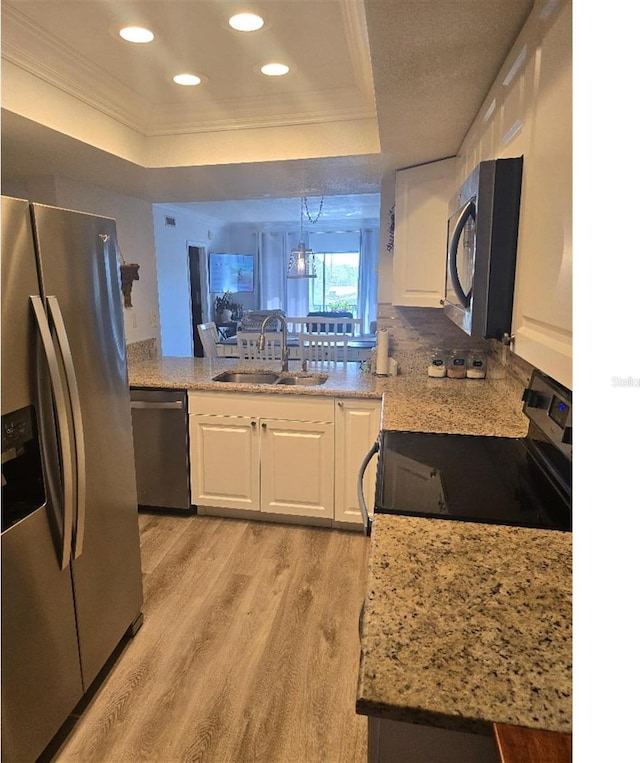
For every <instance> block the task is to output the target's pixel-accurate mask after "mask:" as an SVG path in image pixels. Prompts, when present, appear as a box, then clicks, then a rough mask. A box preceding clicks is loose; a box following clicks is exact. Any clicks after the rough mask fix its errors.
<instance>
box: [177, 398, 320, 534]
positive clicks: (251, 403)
mask: <svg viewBox="0 0 640 763" xmlns="http://www.w3.org/2000/svg"><path fill="white" fill-rule="evenodd" d="M189 412H190V415H189V433H190V438H191V482H192V501H193V503H194V504H196V505H197V506H198V507H204V511H203V513H204V512H205V511H206V507H211V508H213V509H224V510H236V511H237V510H244V511H250V512H262V513H269V514H278V515H294V516H299V517H310V518H318V519H324V520H327V522H326V523H330V521H331V520H332V519H333V510H334V494H333V484H334V483H333V465H334V432H333V427H334V425H333V420H334V401H333V398H312V397H302V396H300V397H294V396H289V395H287V396H284V395H283V396H279V395H268V394H257V395H251V394H243V393H236V394H233V393H206V392H193V393H190V394H189Z"/></svg>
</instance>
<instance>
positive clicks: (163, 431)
mask: <svg viewBox="0 0 640 763" xmlns="http://www.w3.org/2000/svg"><path fill="white" fill-rule="evenodd" d="M131 419H132V422H133V442H134V451H135V463H136V482H137V485H138V505H139V506H144V507H150V508H159V509H171V510H177V511H184V512H189V513H191V512H192V511H193V508H192V506H191V493H190V488H189V441H188V419H187V393H186V392H185V391H184V390H157V389H154V390H149V389H136V388H133V389H132V390H131Z"/></svg>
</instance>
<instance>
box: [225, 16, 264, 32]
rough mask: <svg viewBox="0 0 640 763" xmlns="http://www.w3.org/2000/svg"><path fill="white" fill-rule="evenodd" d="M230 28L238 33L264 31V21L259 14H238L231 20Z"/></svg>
mask: <svg viewBox="0 0 640 763" xmlns="http://www.w3.org/2000/svg"><path fill="white" fill-rule="evenodd" d="M229 26H230V27H232V28H233V29H236V30H237V31H238V32H255V31H256V30H257V29H262V27H263V26H264V19H263V18H261V17H260V16H258V14H257V13H236V15H235V16H232V17H231V18H230V19H229Z"/></svg>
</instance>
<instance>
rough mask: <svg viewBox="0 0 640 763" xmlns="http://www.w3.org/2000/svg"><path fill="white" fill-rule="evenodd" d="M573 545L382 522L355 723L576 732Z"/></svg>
mask: <svg viewBox="0 0 640 763" xmlns="http://www.w3.org/2000/svg"><path fill="white" fill-rule="evenodd" d="M571 541H572V537H571V534H570V533H563V532H556V531H551V530H534V529H530V528H521V527H505V526H499V525H486V524H475V523H469V522H456V521H450V520H438V519H425V518H416V517H402V516H387V515H377V516H376V519H375V522H374V525H373V535H372V543H371V551H370V557H369V576H368V591H367V598H366V602H365V608H364V613H363V623H362V641H361V649H362V652H361V663H360V675H359V680H358V694H357V701H356V709H357V712H359V713H361V714H364V715H373V716H380V717H386V718H391V719H396V720H401V721H409V722H413V723H421V724H425V725H432V726H437V727H440V728H448V729H453V730H459V731H467V732H473V733H480V734H491V729H492V724H493V723H504V724H514V725H518V726H525V727H529V728H534V729H546V730H549V731H558V732H565V733H568V732H571V670H572V667H571V657H572V644H571Z"/></svg>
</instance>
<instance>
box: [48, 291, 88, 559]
mask: <svg viewBox="0 0 640 763" xmlns="http://www.w3.org/2000/svg"><path fill="white" fill-rule="evenodd" d="M47 305H48V306H49V310H50V312H51V317H52V318H53V325H54V328H55V330H56V334H57V339H58V343H59V346H60V352H61V354H62V362H63V364H64V368H65V372H66V375H67V385H68V390H69V399H70V401H71V411H72V420H73V431H74V435H75V441H76V448H75V452H76V471H77V475H78V488H77V493H76V506H77V510H76V531H75V538H74V550H73V558H74V559H77V558H78V557H79V556H80V555H81V554H82V546H83V543H84V526H85V518H86V505H87V466H86V454H85V445H84V428H83V426H82V411H81V408H80V393H79V391H78V377H77V375H76V369H75V366H74V364H73V356H72V354H71V346H70V344H69V337H68V335H67V330H66V328H65V325H64V318H63V317H62V310H60V304H59V303H58V299H57V297H47Z"/></svg>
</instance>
